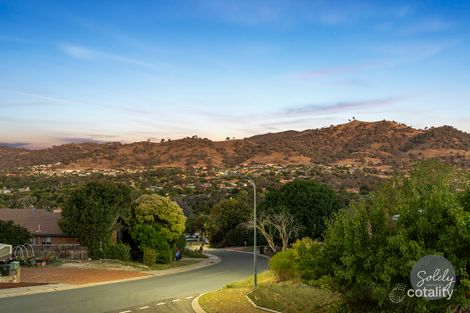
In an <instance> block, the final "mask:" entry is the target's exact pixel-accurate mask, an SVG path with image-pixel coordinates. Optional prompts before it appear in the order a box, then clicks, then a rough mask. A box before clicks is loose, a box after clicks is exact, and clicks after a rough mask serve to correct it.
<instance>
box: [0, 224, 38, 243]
mask: <svg viewBox="0 0 470 313" xmlns="http://www.w3.org/2000/svg"><path fill="white" fill-rule="evenodd" d="M30 237H31V235H30V233H29V231H28V230H27V229H26V228H24V227H23V226H21V225H18V224H15V223H13V221H1V220H0V243H4V244H9V245H12V246H19V245H23V244H25V243H28V242H29V239H30Z"/></svg>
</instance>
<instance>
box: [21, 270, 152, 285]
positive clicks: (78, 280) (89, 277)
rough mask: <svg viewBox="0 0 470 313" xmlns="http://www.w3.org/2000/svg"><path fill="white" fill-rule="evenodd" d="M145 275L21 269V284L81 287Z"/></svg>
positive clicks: (109, 271) (121, 272)
mask: <svg viewBox="0 0 470 313" xmlns="http://www.w3.org/2000/svg"><path fill="white" fill-rule="evenodd" d="M147 275H148V274H146V273H141V272H129V271H115V270H107V269H96V268H65V267H32V268H28V267H23V268H22V269H21V282H22V283H62V284H72V285H82V284H88V283H98V282H104V281H112V280H120V279H127V278H134V277H142V276H147Z"/></svg>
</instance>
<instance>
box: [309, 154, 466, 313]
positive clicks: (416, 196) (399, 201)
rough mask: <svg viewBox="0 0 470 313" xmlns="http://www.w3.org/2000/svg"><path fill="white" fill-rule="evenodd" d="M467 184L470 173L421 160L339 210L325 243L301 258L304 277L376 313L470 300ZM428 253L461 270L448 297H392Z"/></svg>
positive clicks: (441, 306)
mask: <svg viewBox="0 0 470 313" xmlns="http://www.w3.org/2000/svg"><path fill="white" fill-rule="evenodd" d="M469 187H470V185H469V177H468V175H465V174H464V173H462V172H460V171H458V170H456V169H454V168H452V167H449V166H446V165H443V164H441V163H438V162H424V163H422V164H420V165H419V166H417V167H416V168H415V169H414V170H413V171H412V172H411V173H410V175H409V176H399V177H396V178H394V179H391V180H390V181H389V183H388V184H387V185H386V186H385V187H383V189H382V190H380V191H378V192H375V193H372V194H371V195H370V196H369V197H366V198H364V199H363V200H362V201H359V202H356V203H353V204H352V205H351V206H350V207H349V208H347V209H344V210H341V211H340V212H339V213H338V214H336V216H335V218H334V219H333V220H332V221H331V223H330V224H329V225H328V228H327V231H326V234H325V240H324V242H323V243H317V244H314V245H311V247H310V248H309V249H308V250H309V252H305V253H304V254H303V255H302V257H301V258H300V264H301V265H300V269H301V273H302V278H303V279H304V280H305V281H306V282H310V283H312V284H322V285H323V284H326V285H328V286H330V287H331V288H332V289H333V290H336V291H340V292H341V293H342V295H343V296H344V297H345V299H347V300H349V301H350V302H351V303H361V304H362V305H365V306H368V307H367V308H369V309H371V308H380V309H381V312H385V311H386V312H389V310H390V312H445V311H446V310H447V309H448V308H449V306H452V305H453V306H454V309H455V307H458V306H459V305H462V306H465V305H467V304H468V303H469V302H470V299H468V298H467V297H466V294H465V293H466V291H468V289H469V288H470V276H469V275H470V227H469V225H470V212H469V211H468V210H466V208H465V205H466V201H465V199H467V198H466V197H467V195H465V194H463V192H462V190H468V188H469ZM426 255H442V256H444V257H445V258H447V259H448V260H449V261H450V262H451V263H452V265H453V266H454V268H455V269H458V270H457V283H456V285H455V288H454V294H453V295H452V298H451V300H449V301H447V300H439V301H425V300H423V299H420V298H406V299H405V301H403V303H400V304H395V303H393V304H392V303H391V302H390V301H389V298H388V297H389V294H390V292H391V291H392V289H393V287H394V286H395V285H396V284H397V283H407V282H409V277H410V276H409V275H410V270H411V268H412V267H413V265H414V264H415V262H416V261H417V260H419V259H420V258H421V257H423V256H426ZM365 308H366V307H363V309H365ZM384 310H385V311H384Z"/></svg>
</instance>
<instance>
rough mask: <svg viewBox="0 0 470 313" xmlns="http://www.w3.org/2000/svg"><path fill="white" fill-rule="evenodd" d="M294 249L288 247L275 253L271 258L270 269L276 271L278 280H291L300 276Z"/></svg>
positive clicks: (275, 274)
mask: <svg viewBox="0 0 470 313" xmlns="http://www.w3.org/2000/svg"><path fill="white" fill-rule="evenodd" d="M294 259H295V251H294V249H287V250H285V251H283V252H279V253H277V254H275V255H274V256H273V257H272V258H271V260H269V269H270V270H271V271H272V272H273V273H274V276H276V279H277V280H278V281H286V280H291V279H294V278H297V277H298V270H297V265H296V262H294Z"/></svg>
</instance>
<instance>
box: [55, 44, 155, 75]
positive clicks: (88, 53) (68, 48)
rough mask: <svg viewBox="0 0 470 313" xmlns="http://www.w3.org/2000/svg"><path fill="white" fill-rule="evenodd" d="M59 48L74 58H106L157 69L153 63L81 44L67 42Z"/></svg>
mask: <svg viewBox="0 0 470 313" xmlns="http://www.w3.org/2000/svg"><path fill="white" fill-rule="evenodd" d="M59 48H60V49H61V50H62V51H63V52H64V53H66V54H67V55H69V56H71V57H74V58H76V59H82V60H108V61H113V62H118V63H124V64H129V65H135V66H140V67H145V68H148V69H153V70H156V69H157V67H156V66H155V65H153V64H151V63H148V62H145V61H142V60H139V59H135V58H129V57H125V56H121V55H118V54H113V53H108V52H103V51H99V50H95V49H91V48H88V47H85V46H82V45H77V44H68V43H67V44H62V45H59Z"/></svg>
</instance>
